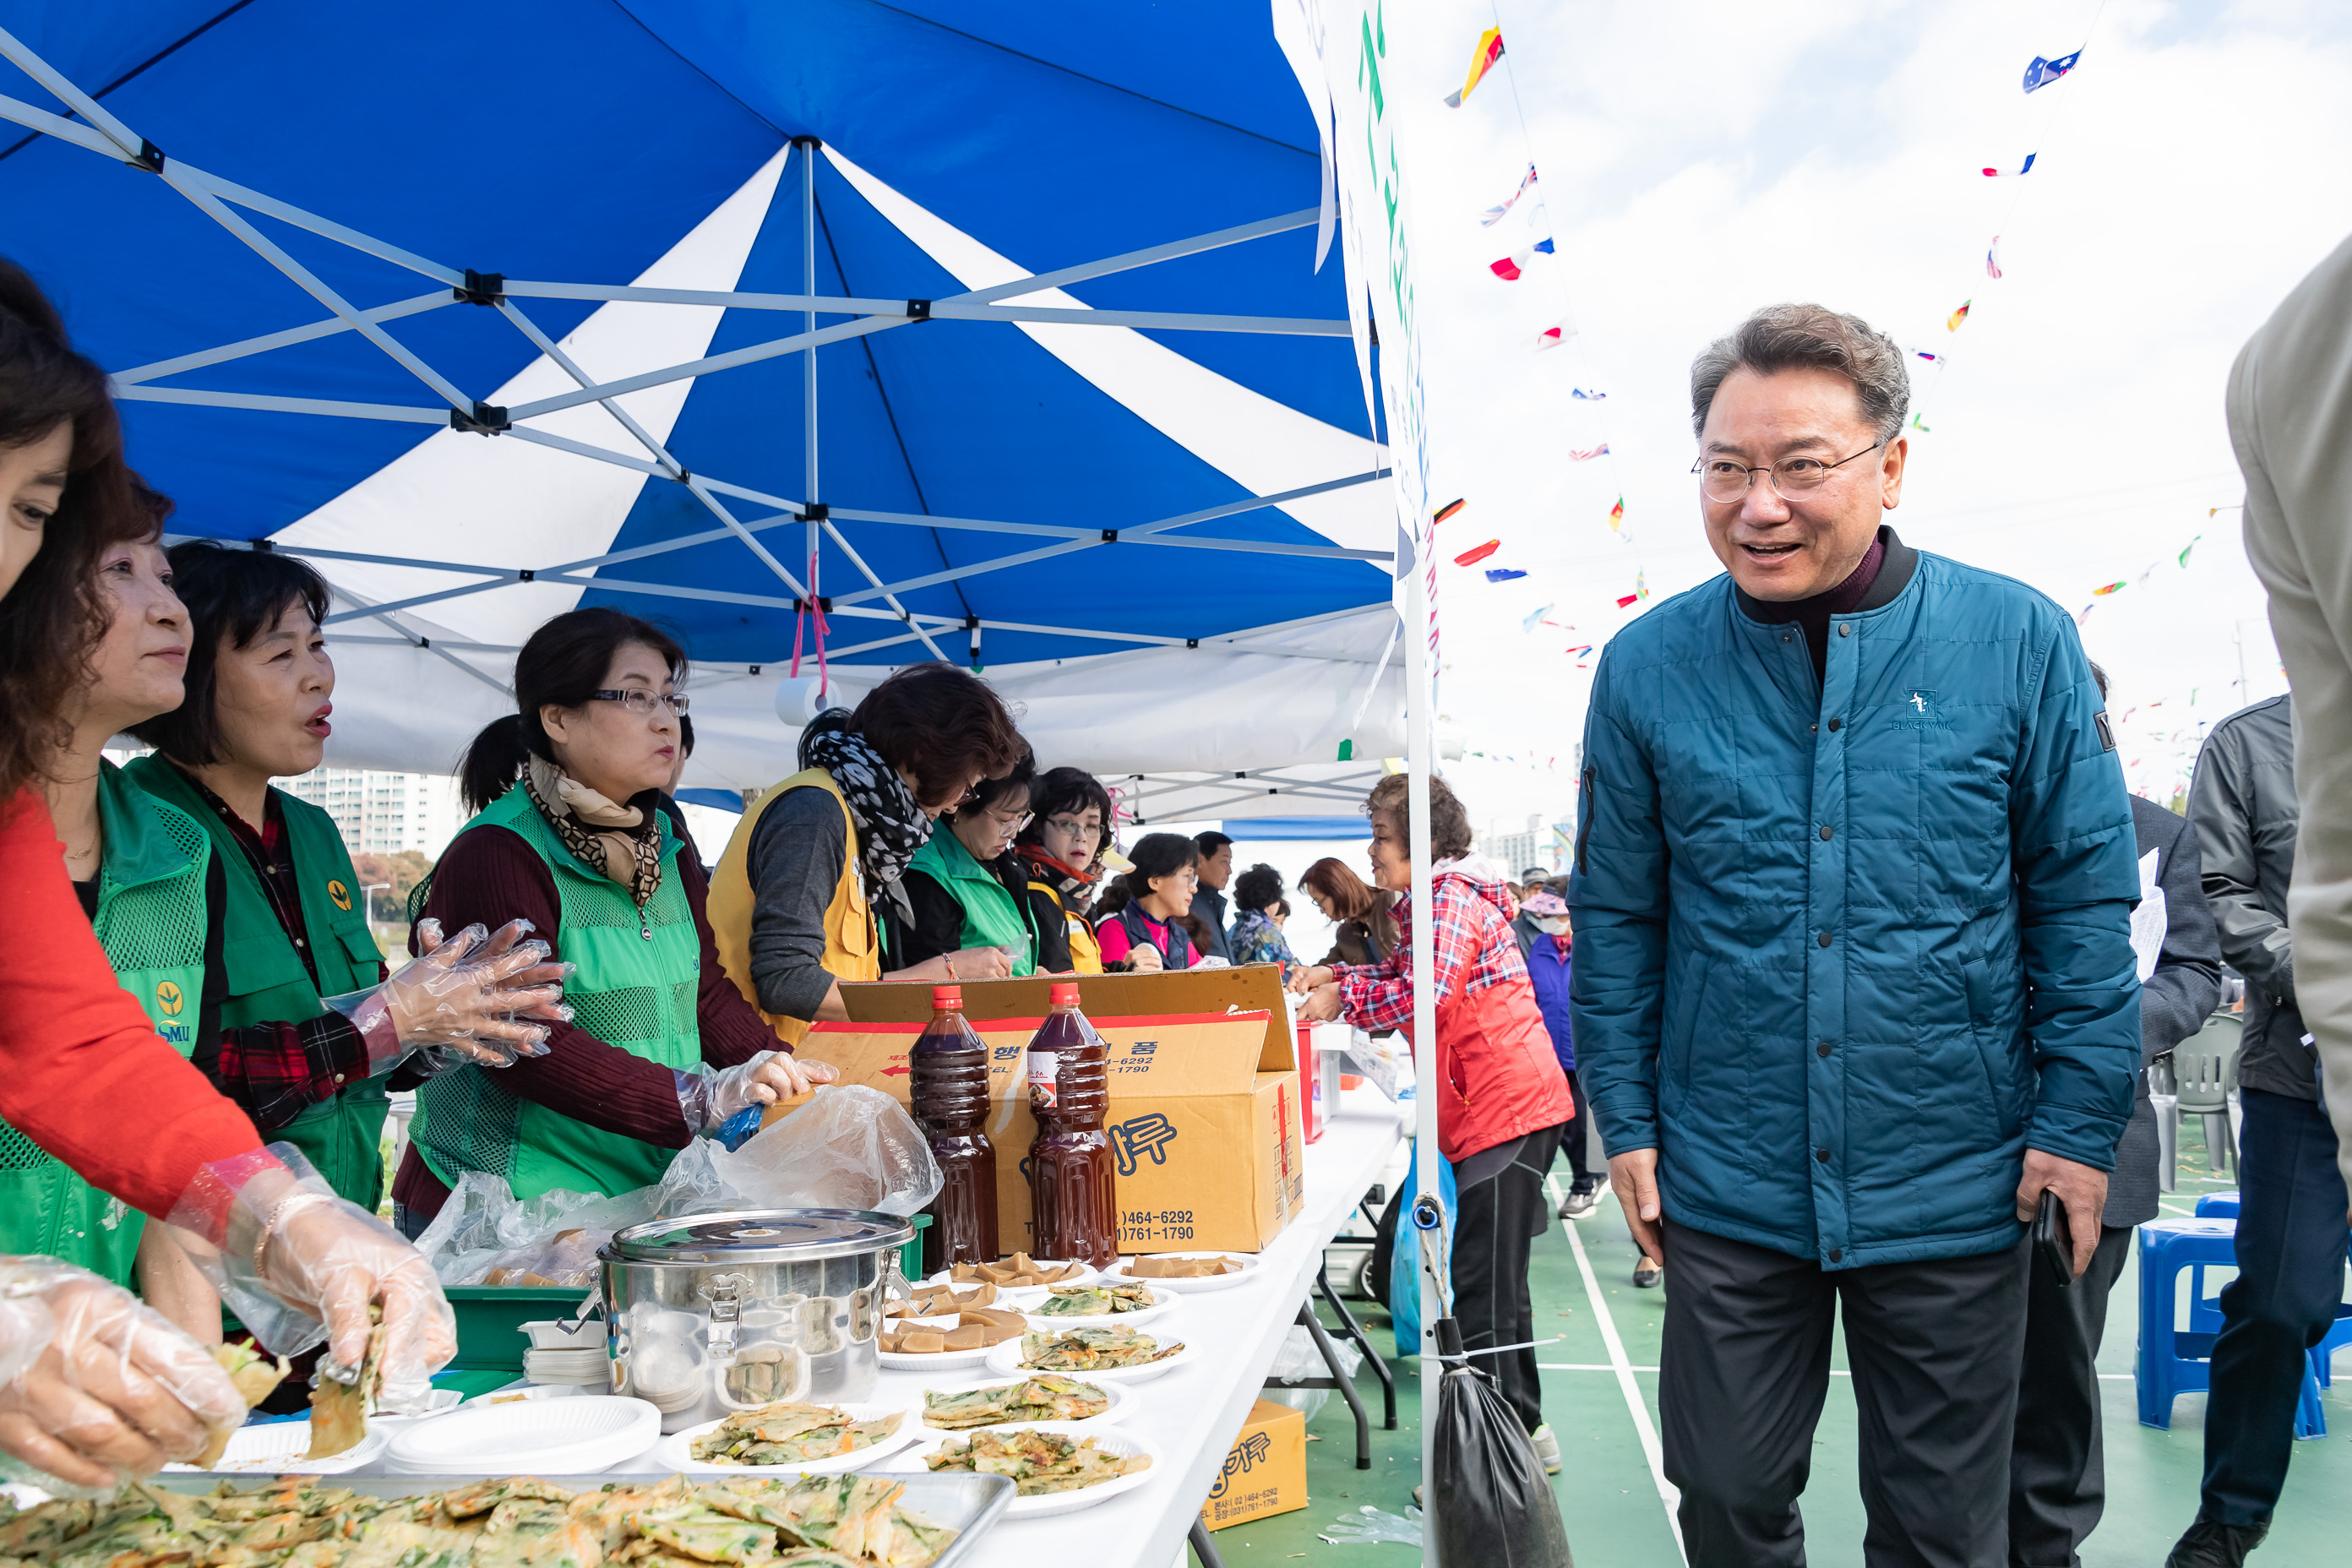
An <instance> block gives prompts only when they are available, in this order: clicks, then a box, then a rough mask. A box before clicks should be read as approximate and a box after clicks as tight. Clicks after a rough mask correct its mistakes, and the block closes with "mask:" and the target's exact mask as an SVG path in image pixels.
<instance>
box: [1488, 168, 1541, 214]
mask: <svg viewBox="0 0 2352 1568" xmlns="http://www.w3.org/2000/svg"><path fill="white" fill-rule="evenodd" d="M1535 183H1536V166H1535V165H1534V164H1533V163H1529V164H1528V172H1527V174H1525V175H1524V176H1522V177H1521V179H1520V181H1519V188H1518V189H1517V190H1516V191H1513V192H1512V193H1511V194H1510V195H1507V196H1506V197H1504V198H1503V204H1502V205H1500V206H1492V207H1488V208H1487V209H1486V211H1485V212H1483V213H1480V214H1479V215H1478V226H1479V227H1481V228H1492V227H1494V226H1496V224H1498V223H1500V222H1502V221H1503V215H1504V214H1505V213H1507V212H1509V211H1510V210H1511V209H1512V208H1513V207H1515V206H1517V205H1518V201H1519V198H1520V197H1521V196H1523V195H1527V194H1528V192H1529V191H1530V190H1533V189H1534V188H1535Z"/></svg>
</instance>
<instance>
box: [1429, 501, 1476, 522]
mask: <svg viewBox="0 0 2352 1568" xmlns="http://www.w3.org/2000/svg"><path fill="white" fill-rule="evenodd" d="M1466 504H1468V503H1467V502H1465V501H1463V500H1458V499H1457V500H1450V501H1447V502H1446V503H1445V504H1444V506H1442V507H1439V508H1438V509H1437V514H1436V515H1435V516H1434V517H1432V518H1431V519H1430V520H1429V525H1430V526H1431V527H1432V528H1434V527H1436V526H1437V525H1438V524H1439V523H1441V522H1444V521H1445V520H1446V519H1447V518H1449V517H1452V516H1453V515H1454V513H1455V512H1457V511H1460V510H1462V509H1463V507H1464V506H1465V505H1466Z"/></svg>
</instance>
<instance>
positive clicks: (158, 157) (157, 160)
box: [131, 136, 163, 174]
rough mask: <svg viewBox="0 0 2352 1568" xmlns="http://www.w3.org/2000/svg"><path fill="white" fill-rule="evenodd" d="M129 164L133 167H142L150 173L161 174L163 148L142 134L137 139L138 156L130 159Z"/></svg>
mask: <svg viewBox="0 0 2352 1568" xmlns="http://www.w3.org/2000/svg"><path fill="white" fill-rule="evenodd" d="M131 167H132V168H134V169H144V170H146V171H147V172H148V173H149V174H162V173H163V149H162V148H161V147H158V146H156V145H155V143H153V142H150V141H148V140H147V138H145V137H144V136H142V137H141V138H140V139H139V156H137V157H136V158H133V159H131Z"/></svg>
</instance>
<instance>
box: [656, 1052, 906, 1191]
mask: <svg viewBox="0 0 2352 1568" xmlns="http://www.w3.org/2000/svg"><path fill="white" fill-rule="evenodd" d="M939 1192H940V1166H939V1162H938V1161H937V1160H935V1159H933V1158H932V1157H931V1146H930V1142H929V1140H927V1139H926V1138H924V1136H923V1134H922V1131H921V1130H920V1129H919V1128H917V1127H916V1125H915V1123H914V1121H913V1119H912V1118H910V1117H908V1114H907V1112H906V1110H905V1109H904V1108H903V1107H901V1106H900V1105H899V1104H898V1101H897V1100H893V1099H891V1098H890V1097H889V1096H888V1095H887V1094H884V1093H883V1092H882V1091H881V1090H880V1089H868V1088H866V1087H865V1086H863V1085H859V1084H828V1085H826V1086H824V1088H821V1089H818V1090H817V1091H816V1093H815V1094H814V1095H813V1096H811V1097H810V1099H809V1102H808V1103H807V1104H806V1105H803V1106H802V1107H801V1108H800V1109H799V1110H795V1111H793V1113H792V1114H791V1115H789V1116H787V1117H785V1118H784V1119H783V1120H782V1121H778V1122H777V1123H775V1124H774V1125H773V1126H772V1127H769V1128H767V1129H766V1130H765V1131H761V1132H760V1133H759V1134H757V1135H756V1136H754V1137H752V1138H751V1139H750V1140H749V1141H748V1142H745V1143H744V1144H743V1145H742V1147H740V1149H737V1150H736V1151H735V1152H732V1153H730V1152H728V1151H727V1150H726V1149H725V1148H724V1147H723V1146H722V1145H720V1144H719V1142H716V1141H714V1140H711V1139H707V1138H698V1139H697V1140H695V1142H693V1143H691V1144H689V1145H688V1147H687V1148H686V1149H684V1150H683V1151H681V1152H679V1154H678V1156H677V1159H675V1160H672V1161H671V1162H670V1166H669V1171H668V1173H667V1174H666V1175H665V1176H663V1178H662V1184H661V1187H660V1189H659V1191H658V1194H657V1209H656V1212H658V1213H661V1214H665V1215H689V1214H709V1213H711V1212H713V1211H714V1210H718V1209H728V1208H762V1209H870V1210H873V1211H875V1212H877V1213H880V1214H888V1215H910V1214H914V1213H916V1212H918V1211H919V1210H920V1209H922V1208H923V1207H924V1206H925V1205H929V1203H930V1201H931V1200H932V1199H933V1198H935V1197H937V1196H939Z"/></svg>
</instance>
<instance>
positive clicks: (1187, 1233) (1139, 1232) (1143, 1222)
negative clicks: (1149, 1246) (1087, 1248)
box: [1118, 1209, 1192, 1241]
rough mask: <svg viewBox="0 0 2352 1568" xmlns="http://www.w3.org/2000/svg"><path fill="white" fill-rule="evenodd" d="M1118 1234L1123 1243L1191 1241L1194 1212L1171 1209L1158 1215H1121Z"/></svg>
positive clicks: (1148, 1213)
mask: <svg viewBox="0 0 2352 1568" xmlns="http://www.w3.org/2000/svg"><path fill="white" fill-rule="evenodd" d="M1118 1234H1119V1239H1121V1240H1122V1241H1190V1240H1192V1210H1191V1209H1169V1210H1164V1211H1161V1212H1160V1213H1157V1214H1154V1213H1150V1212H1148V1211H1147V1212H1145V1213H1142V1214H1128V1215H1120V1216H1119V1227H1118Z"/></svg>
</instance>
